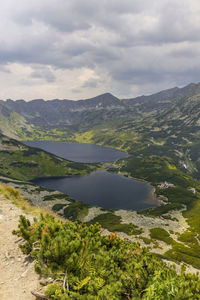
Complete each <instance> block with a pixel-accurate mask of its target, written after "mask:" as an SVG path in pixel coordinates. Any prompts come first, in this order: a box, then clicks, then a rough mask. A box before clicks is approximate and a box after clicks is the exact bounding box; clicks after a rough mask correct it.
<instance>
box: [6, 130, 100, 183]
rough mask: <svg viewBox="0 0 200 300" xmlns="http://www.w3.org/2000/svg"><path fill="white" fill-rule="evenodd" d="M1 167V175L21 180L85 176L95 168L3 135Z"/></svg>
mask: <svg viewBox="0 0 200 300" xmlns="http://www.w3.org/2000/svg"><path fill="white" fill-rule="evenodd" d="M0 167H1V168H0V175H2V176H8V177H11V178H15V179H19V180H31V179H34V178H36V177H48V176H77V175H85V174H87V173H89V172H91V171H92V170H93V169H94V168H95V167H94V166H91V165H87V164H81V163H75V162H72V161H68V160H65V159H62V158H60V157H57V156H55V155H52V154H50V153H48V152H45V151H42V150H40V149H37V148H31V147H28V146H25V145H23V144H22V143H20V142H18V141H16V140H13V139H10V138H8V137H6V136H4V135H2V134H0Z"/></svg>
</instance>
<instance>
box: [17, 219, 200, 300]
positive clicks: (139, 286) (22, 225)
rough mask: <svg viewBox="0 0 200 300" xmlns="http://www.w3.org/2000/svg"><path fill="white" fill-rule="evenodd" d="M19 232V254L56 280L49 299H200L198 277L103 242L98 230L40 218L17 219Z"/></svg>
mask: <svg viewBox="0 0 200 300" xmlns="http://www.w3.org/2000/svg"><path fill="white" fill-rule="evenodd" d="M18 227H19V230H18V231H17V232H16V234H17V235H18V236H20V237H23V239H24V240H25V241H24V244H22V245H21V249H22V251H23V252H25V253H27V254H29V255H30V256H31V257H32V258H33V259H35V261H36V267H35V269H36V271H37V272H38V273H40V274H41V276H50V277H52V278H53V280H54V283H53V284H51V285H49V286H47V290H46V295H47V296H48V297H49V299H54V300H64V299H66V300H67V299H74V300H75V299H83V300H84V299H91V300H92V299H109V300H118V299H119V300H120V299H124V300H126V299H144V300H150V299H156V300H166V299H167V300H171V299H181V300H186V299H200V295H199V289H200V279H199V276H198V275H191V274H185V273H184V271H183V270H182V272H181V274H180V275H178V274H177V273H176V270H175V268H174V267H168V266H167V265H166V264H165V263H164V262H163V261H162V260H161V259H159V258H158V257H156V256H155V255H153V254H151V253H149V252H148V250H147V249H146V248H141V247H140V246H139V244H138V243H132V242H128V241H125V240H122V239H120V238H118V237H117V236H116V235H115V234H113V233H112V234H110V235H108V236H102V235H101V227H100V225H98V224H94V225H90V226H89V227H88V226H86V225H85V224H83V223H82V224H78V223H73V222H71V221H66V222H62V221H60V220H57V219H55V218H54V217H52V216H49V215H46V216H43V215H41V218H40V220H35V223H33V224H30V222H29V221H28V220H27V219H26V218H25V217H24V216H20V221H19V226H18Z"/></svg>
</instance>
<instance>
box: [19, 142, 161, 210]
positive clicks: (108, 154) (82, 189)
mask: <svg viewBox="0 0 200 300" xmlns="http://www.w3.org/2000/svg"><path fill="white" fill-rule="evenodd" d="M24 143H25V144H26V145H28V146H33V147H38V148H41V149H43V150H46V151H48V152H50V153H53V154H55V155H57V156H60V157H63V158H66V159H69V160H72V161H76V162H84V163H88V162H112V161H115V160H118V159H120V158H125V157H128V153H126V152H124V151H119V150H116V149H112V148H107V147H101V146H97V145H94V144H81V143H80V144H79V143H72V144H69V143H60V142H51V141H28V142H24ZM108 167H109V164H108ZM34 183H35V184H37V185H40V186H43V187H46V188H50V189H53V190H57V191H60V192H62V193H66V194H68V195H70V196H71V197H72V198H74V199H75V200H78V201H83V202H86V203H88V204H90V205H92V206H100V207H103V208H106V209H134V210H142V209H145V208H149V207H153V206H156V205H155V203H154V204H153V203H151V201H149V199H150V196H151V191H152V190H151V187H150V186H149V185H147V184H146V183H144V182H140V181H136V180H133V179H131V178H127V177H124V176H122V175H118V174H113V173H110V172H107V171H96V172H93V173H92V174H90V175H87V176H82V177H72V178H69V177H64V178H63V177H62V178H42V179H41V178H39V179H35V180H34Z"/></svg>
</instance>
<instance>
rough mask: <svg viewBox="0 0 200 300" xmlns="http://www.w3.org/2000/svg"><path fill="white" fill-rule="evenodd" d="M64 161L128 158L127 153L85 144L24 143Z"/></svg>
mask: <svg viewBox="0 0 200 300" xmlns="http://www.w3.org/2000/svg"><path fill="white" fill-rule="evenodd" d="M23 143H24V144H26V145H28V146H31V147H37V148H40V149H43V150H45V151H48V152H50V153H53V154H55V155H57V156H60V157H62V158H65V159H69V160H73V161H76V162H83V163H95V162H111V161H115V160H118V159H120V158H125V157H128V156H129V155H128V153H127V152H125V151H120V150H117V149H113V148H109V147H103V146H97V145H94V144H85V143H61V142H52V141H24V142H23Z"/></svg>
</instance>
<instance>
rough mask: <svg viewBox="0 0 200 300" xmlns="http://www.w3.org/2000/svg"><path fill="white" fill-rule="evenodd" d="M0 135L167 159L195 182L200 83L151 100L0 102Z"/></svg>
mask: <svg viewBox="0 0 200 300" xmlns="http://www.w3.org/2000/svg"><path fill="white" fill-rule="evenodd" d="M0 128H1V132H2V133H3V134H5V135H7V136H9V137H12V138H15V139H18V140H32V139H37V140H44V139H45V140H57V141H70V142H72V141H78V142H87V143H88V142H89V143H96V144H100V145H105V146H111V147H115V148H120V149H124V150H127V151H128V152H129V153H131V154H134V155H144V156H145V155H147V156H148V155H159V156H168V157H170V158H172V159H173V160H174V161H175V162H176V163H177V164H179V167H180V168H181V169H182V170H183V171H185V172H190V173H192V174H193V175H195V176H197V177H199V176H200V159H199V154H198V149H199V147H200V83H197V84H194V83H191V84H189V85H187V86H185V87H183V88H178V87H175V88H172V89H168V90H164V91H161V92H159V93H156V94H153V95H150V96H140V97H136V98H131V99H118V98H117V97H115V96H113V95H112V94H110V93H106V94H103V95H99V96H97V97H94V98H91V99H85V100H79V101H72V100H58V99H54V100H49V101H45V100H42V99H38V100H32V101H29V102H27V101H24V100H17V101H13V100H10V99H9V100H6V101H3V100H1V101H0Z"/></svg>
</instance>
